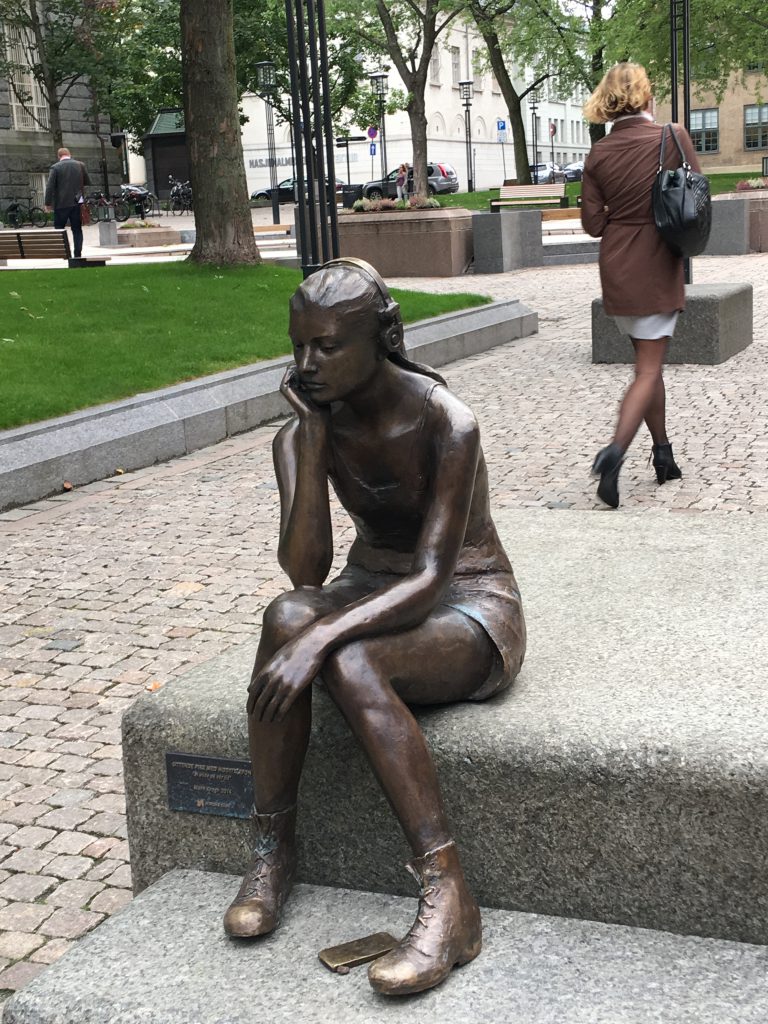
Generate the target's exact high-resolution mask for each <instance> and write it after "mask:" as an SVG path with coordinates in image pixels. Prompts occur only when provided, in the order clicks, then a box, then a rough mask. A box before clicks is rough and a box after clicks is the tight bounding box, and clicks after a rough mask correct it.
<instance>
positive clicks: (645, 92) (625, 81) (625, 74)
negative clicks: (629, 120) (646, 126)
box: [584, 61, 653, 124]
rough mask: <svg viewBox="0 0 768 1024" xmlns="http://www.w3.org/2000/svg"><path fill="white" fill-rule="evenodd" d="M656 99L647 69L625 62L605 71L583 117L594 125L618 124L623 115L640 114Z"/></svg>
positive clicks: (585, 105) (586, 104)
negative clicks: (613, 122)
mask: <svg viewBox="0 0 768 1024" xmlns="http://www.w3.org/2000/svg"><path fill="white" fill-rule="evenodd" d="M652 96H653V91H652V90H651V83H650V82H649V81H648V75H647V74H646V71H645V68H644V67H643V66H642V65H640V64H630V63H629V62H627V61H622V63H621V64H614V65H613V67H612V68H611V69H610V71H608V72H606V74H605V75H604V76H603V80H602V82H601V83H600V85H598V87H597V88H596V89H595V91H594V92H593V93H592V95H591V96H590V97H589V99H588V100H587V102H586V103H585V104H584V117H586V119H587V120H588V121H590V122H591V123H592V124H605V122H606V121H615V120H616V118H617V117H621V116H622V114H639V113H640V111H641V110H645V108H646V107H647V106H648V101H649V100H650V99H651V97H652Z"/></svg>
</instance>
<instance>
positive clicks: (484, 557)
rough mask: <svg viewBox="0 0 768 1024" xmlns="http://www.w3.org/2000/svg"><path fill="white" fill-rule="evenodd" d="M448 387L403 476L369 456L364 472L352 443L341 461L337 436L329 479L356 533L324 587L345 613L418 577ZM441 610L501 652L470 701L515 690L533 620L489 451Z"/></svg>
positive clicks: (418, 429)
mask: <svg viewBox="0 0 768 1024" xmlns="http://www.w3.org/2000/svg"><path fill="white" fill-rule="evenodd" d="M441 386H442V385H439V384H433V385H432V386H430V388H429V389H428V391H427V393H426V395H425V399H424V406H423V409H422V414H421V416H420V418H419V421H418V423H417V424H416V426H415V428H414V429H413V430H412V431H411V432H410V433H411V437H410V439H409V437H408V435H407V434H406V435H404V436H403V437H402V438H401V439H400V440H399V441H398V444H405V445H408V446H409V457H408V458H407V459H406V460H402V459H398V460H397V461H398V466H397V474H396V475H395V473H393V472H392V471H391V467H390V466H388V464H387V459H386V457H383V458H382V460H381V463H380V465H378V466H377V467H376V468H375V469H372V468H371V466H370V463H369V460H363V459H362V458H361V465H360V467H359V468H357V467H356V466H355V465H354V458H353V457H350V447H349V445H344V457H343V458H342V457H340V454H339V452H338V449H337V447H336V446H335V445H334V440H333V431H332V432H331V450H332V466H331V469H330V471H329V478H330V480H331V483H332V485H333V488H334V491H335V492H336V495H337V497H338V499H339V501H340V502H341V504H342V505H343V507H344V508H345V509H346V511H347V512H348V513H349V515H350V516H351V518H352V520H353V522H354V524H355V528H356V537H355V540H354V542H353V543H352V546H351V548H350V550H349V554H348V557H347V565H346V566H345V568H344V569H343V570H342V572H341V574H340V575H339V576H338V577H336V579H334V580H332V581H331V582H330V583H329V584H328V585H327V586H326V587H324V588H323V589H324V590H325V591H326V592H327V593H328V594H329V595H332V596H333V603H334V605H336V606H337V607H341V606H344V605H347V604H351V603H352V602H354V601H359V600H361V599H362V598H364V597H366V596H367V595H368V594H371V593H373V592H374V591H376V590H379V589H381V588H383V587H387V586H390V585H391V584H393V583H396V582H397V580H398V578H400V577H402V576H404V575H408V574H409V573H410V572H411V571H412V561H413V554H414V551H415V548H416V542H417V539H418V536H419V533H420V530H421V525H422V520H423V516H424V514H425V512H426V511H427V509H428V507H429V503H430V479H429V472H430V470H429V464H430V458H429V446H428V445H427V444H424V443H421V442H422V437H421V435H422V431H423V426H424V420H425V416H426V412H427V409H428V406H429V402H430V399H431V397H432V393H433V391H434V390H435V388H437V387H441ZM438 458H439V453H438ZM437 607H438V608H440V607H449V608H455V609H457V610H458V611H460V612H463V613H464V615H466V616H468V617H469V618H470V619H473V620H474V621H475V622H477V623H479V625H480V626H482V627H483V629H484V630H485V631H486V633H487V634H488V636H489V637H490V639H491V641H492V643H493V646H494V647H495V649H496V652H497V657H496V658H495V661H494V665H493V668H492V670H491V672H490V674H489V676H488V677H487V679H485V680H484V682H483V684H482V685H481V686H480V687H479V688H478V690H477V691H476V692H475V693H473V694H471V695H470V699H472V700H483V699H485V698H486V697H490V696H492V695H493V694H496V693H500V692H501V691H502V690H504V689H505V688H506V687H507V686H509V685H510V684H511V683H512V681H513V680H514V679H515V677H516V676H517V674H518V672H519V671H520V667H521V665H522V663H523V658H524V656H525V642H526V631H525V619H524V616H523V608H522V603H521V599H520V591H519V590H518V587H517V583H516V581H515V577H514V573H513V572H512V566H511V565H510V563H509V559H508V558H507V556H506V554H505V552H504V549H503V547H502V545H501V541H500V540H499V536H498V534H497V532H496V527H495V526H494V523H493V520H492V519H491V515H490V510H489V503H488V476H487V471H486V467H485V459H484V457H483V454H482V452H481V453H480V457H479V459H478V465H477V470H476V473H475V479H474V483H473V493H472V501H471V505H470V513H469V519H468V522H467V528H466V531H465V534H464V541H463V544H462V547H461V550H460V552H459V556H458V559H457V562H456V567H455V569H454V572H453V577H452V579H451V581H450V583H449V585H448V587H447V588H446V590H445V592H444V594H443V596H442V598H441V600H440V602H439V604H438V606H437Z"/></svg>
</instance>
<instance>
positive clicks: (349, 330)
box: [289, 257, 442, 400]
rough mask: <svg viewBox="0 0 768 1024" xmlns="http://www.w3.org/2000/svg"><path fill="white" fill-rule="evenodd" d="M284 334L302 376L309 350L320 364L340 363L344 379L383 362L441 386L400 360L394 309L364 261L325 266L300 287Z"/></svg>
mask: <svg viewBox="0 0 768 1024" xmlns="http://www.w3.org/2000/svg"><path fill="white" fill-rule="evenodd" d="M289 333H290V335H291V340H292V342H293V345H294V355H295V358H296V364H297V366H298V368H299V373H300V375H302V376H303V374H302V363H301V358H302V356H303V355H304V357H305V358H306V355H305V354H306V353H307V352H308V351H309V350H310V349H313V350H314V351H316V352H317V353H318V354H319V356H320V357H321V358H322V357H323V356H331V355H335V359H336V360H337V361H338V362H340V361H341V359H342V358H344V360H345V362H346V364H347V365H348V368H349V372H350V373H356V374H362V373H363V372H365V368H368V369H369V370H370V371H371V372H373V371H375V364H376V363H381V362H382V361H383V360H385V359H389V360H391V361H392V362H394V363H396V364H397V365H398V366H401V367H402V368H403V369H406V370H410V371H411V372H413V373H421V374H426V375H427V376H430V377H433V378H434V379H435V380H439V381H441V382H442V377H440V376H439V375H438V374H436V373H435V371H434V370H431V369H430V368H429V367H426V366H422V365H420V364H419V363H414V362H412V361H411V360H410V359H408V357H407V356H406V352H405V345H404V342H403V335H404V328H403V319H402V316H401V315H400V306H399V304H398V303H397V302H395V301H394V299H393V298H392V296H391V295H390V293H389V289H388V288H387V286H386V284H385V283H384V281H383V279H382V278H381V276H380V275H379V273H378V272H377V271H376V270H375V269H374V267H372V266H371V265H370V264H369V263H366V262H365V261H364V260H360V259H355V258H353V257H342V258H341V259H337V260H331V261H330V262H329V263H326V264H325V265H324V266H323V267H321V268H320V270H317V271H315V273H314V274H312V275H311V277H308V278H307V279H306V280H305V281H303V282H302V283H301V284H300V285H299V287H298V288H297V289H296V291H295V292H294V294H293V296H292V297H291V301H290V326H289ZM345 353H348V354H347V355H345ZM329 363H330V360H329ZM350 379H351V378H350ZM318 395H319V391H318ZM318 400H320V398H319V397H318ZM329 400H332V399H329Z"/></svg>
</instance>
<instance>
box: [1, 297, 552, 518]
mask: <svg viewBox="0 0 768 1024" xmlns="http://www.w3.org/2000/svg"><path fill="white" fill-rule="evenodd" d="M537 330H538V314H537V313H535V312H533V311H532V310H530V309H529V308H528V307H527V306H524V305H523V304H522V303H520V302H518V301H517V300H515V299H511V300H504V301H501V302H493V303H490V304H489V305H486V306H480V307H477V308H475V309H468V310H462V311H460V312H458V313H449V314H445V315H444V316H440V317H434V318H432V319H430V320H423V321H419V322H418V323H415V324H410V325H409V326H408V327H407V328H406V345H407V346H408V349H409V352H410V353H411V355H412V356H413V358H415V359H417V360H419V361H421V362H426V363H429V364H430V365H432V366H442V365H444V364H445V363H448V362H453V361H454V360H457V359H463V358H465V357H466V356H470V355H475V354H476V353H479V352H485V351H487V350H488V349H491V348H495V347H496V346H498V345H503V344H506V343H507V342H510V341H514V340H516V339H518V338H523V337H527V336H528V335H530V334H535V333H536V331H537ZM289 362H290V357H289V356H283V357H281V358H279V359H271V360H267V361H265V362H263V363H257V364H253V365H251V366H243V367H239V368H236V369H234V370H227V371H225V372H223V373H216V374H212V375H210V376H207V377H201V378H199V379H197V380H193V381H188V382H186V383H182V384H176V385H174V386H172V387H169V388H163V389H161V390H158V391H152V392H147V393H146V394H141V395H136V396H135V397H133V398H128V399H124V400H122V401H119V402H110V403H107V404H105V405H100V406H95V407H93V408H90V409H85V410H83V411H81V412H76V413H72V414H71V415H68V416H62V417H59V418H57V419H50V420H45V421H44V422H41V423H32V424H29V425H28V426H24V427H19V428H16V429H14V430H7V431H3V432H1V433H0V512H1V511H4V510H5V509H8V508H13V507H15V506H18V505H25V504H28V503H30V502H33V501H39V500H40V499H42V498H45V497H47V496H48V495H51V494H56V493H58V492H60V491H61V490H62V488H63V486H64V484H65V482H68V483H69V484H71V485H72V486H75V487H77V486H82V485H84V484H88V483H91V482H92V481H94V480H101V479H104V478H105V477H109V476H112V475H113V474H114V473H115V472H118V471H127V470H132V469H141V468H143V467H144V466H151V465H153V464H154V463H157V462H164V461H167V460H168V459H173V458H177V457H178V456H181V455H186V454H188V453H190V452H193V451H196V450H197V449H199V448H203V447H206V446H207V445H211V444H215V443H216V442H217V441H221V440H223V439H224V438H225V437H231V436H232V435H234V434H240V433H242V432H243V431H246V430H250V429H252V428H253V427H256V426H258V425H259V424H261V423H265V422H267V421H268V420H271V419H274V418H275V417H277V416H281V415H284V414H285V413H286V412H287V411H288V406H287V405H286V403H285V401H284V399H283V398H282V396H281V395H280V392H279V387H280V381H281V379H282V376H283V373H284V371H285V367H286V365H288V363H289Z"/></svg>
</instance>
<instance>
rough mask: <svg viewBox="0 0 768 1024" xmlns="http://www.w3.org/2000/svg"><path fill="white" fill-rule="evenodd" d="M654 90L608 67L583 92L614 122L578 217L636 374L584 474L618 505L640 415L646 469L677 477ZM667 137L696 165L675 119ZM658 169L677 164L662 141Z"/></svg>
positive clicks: (679, 302)
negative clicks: (594, 249) (647, 444)
mask: <svg viewBox="0 0 768 1024" xmlns="http://www.w3.org/2000/svg"><path fill="white" fill-rule="evenodd" d="M652 106H653V96H652V92H651V85H650V82H649V81H648V76H647V75H646V73H645V69H644V68H642V67H641V66H640V65H639V64H629V63H622V64H616V65H615V66H614V67H612V68H611V69H610V71H608V73H607V74H606V75H605V77H604V78H603V80H602V82H601V83H600V84H599V85H598V87H597V88H596V89H595V91H594V92H593V93H592V95H591V96H590V98H589V100H588V101H587V103H586V105H585V107H584V115H585V117H586V118H587V120H588V121H591V122H592V123H595V124H604V123H606V122H610V123H611V124H612V130H611V132H610V133H609V134H608V135H606V136H605V138H603V139H600V141H599V142H597V143H596V144H595V145H594V147H593V148H592V151H591V152H590V154H589V156H588V157H587V160H586V162H585V165H584V178H583V182H582V192H581V202H582V209H581V220H582V224H583V225H584V229H585V230H586V231H587V232H589V234H590V235H594V236H602V242H601V244H600V283H601V285H602V289H603V307H604V309H605V312H606V314H607V315H608V316H612V317H614V318H615V320H616V323H617V325H618V327H619V330H621V331H622V332H623V333H625V334H628V335H629V336H630V338H631V340H632V345H633V346H634V349H635V378H634V380H633V381H632V383H631V384H630V386H629V388H628V389H627V391H626V393H625V394H624V397H623V399H622V402H621V407H620V409H619V418H618V423H617V425H616V431H615V433H614V435H613V439H612V441H611V443H610V444H609V445H608V446H607V447H605V448H603V449H602V450H601V451H599V452H598V454H597V456H596V458H595V461H594V464H593V466H592V472H593V473H595V475H599V476H600V483H599V485H598V488H597V494H598V497H599V498H600V499H601V500H602V501H604V502H605V503H606V505H610V507H611V508H617V507H618V504H619V483H618V482H619V470H620V469H621V466H622V463H623V462H624V453H625V452H626V450H627V448H628V447H629V445H630V444H631V442H632V439H633V438H634V436H635V434H636V433H637V431H638V429H639V427H640V424H641V423H642V422H643V420H645V422H646V424H647V426H648V429H649V431H650V433H651V437H652V439H653V465H654V468H655V470H656V478H657V480H658V482H659V483H660V484H663V483H665V482H666V481H667V480H679V479H680V478H681V476H682V473H681V472H680V468H679V467H678V465H677V463H676V462H675V460H674V457H673V455H672V445H671V444H670V443H669V438H668V437H667V429H666V422H665V405H666V396H665V391H664V378H663V376H662V367H663V365H664V358H665V356H666V353H667V345H668V343H669V340H670V338H671V337H672V335H673V333H674V330H675V324H676V322H677V316H678V313H679V312H680V311H681V310H682V309H684V308H685V283H684V274H683V261H682V259H681V258H680V257H678V256H676V255H675V254H674V253H673V252H672V251H671V249H669V247H668V246H667V244H666V242H665V241H664V240H663V238H662V237H661V235H660V234H659V233H658V231H657V230H656V225H655V223H654V219H653V210H652V207H651V188H652V186H653V181H654V178H655V177H656V173H657V171H658V162H659V147H660V145H661V133H662V131H663V127H662V126H661V125H657V124H656V123H655V122H654V120H653V114H652V113H651V109H652ZM674 131H675V134H676V135H677V137H678V139H679V140H680V144H681V146H682V147H683V151H684V152H685V155H686V159H687V160H688V162H689V163H690V164H691V166H692V167H693V169H694V170H699V164H698V160H697V159H696V154H695V153H694V150H693V144H692V142H691V140H690V137H689V136H688V134H687V132H686V131H685V129H684V128H683V127H681V125H677V124H676V125H675V126H674ZM664 163H665V167H668V168H673V167H676V166H678V165H679V157H678V152H677V147H676V146H675V145H669V146H667V148H666V153H665V161H664Z"/></svg>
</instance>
